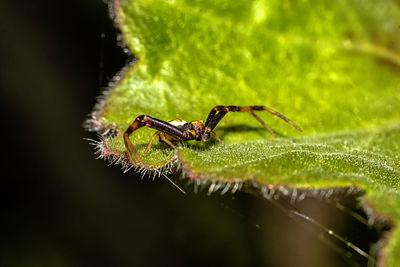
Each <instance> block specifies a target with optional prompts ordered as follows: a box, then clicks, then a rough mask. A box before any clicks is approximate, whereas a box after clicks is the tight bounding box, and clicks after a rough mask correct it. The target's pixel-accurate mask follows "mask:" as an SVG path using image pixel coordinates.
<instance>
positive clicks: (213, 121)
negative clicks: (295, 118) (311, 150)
mask: <svg viewBox="0 0 400 267" xmlns="http://www.w3.org/2000/svg"><path fill="white" fill-rule="evenodd" d="M254 111H267V112H269V113H271V114H273V115H275V116H277V117H279V118H281V119H282V120H284V121H285V122H287V123H289V124H290V125H291V126H293V127H294V128H296V129H297V130H298V131H300V132H301V131H302V130H301V129H300V127H299V126H297V125H296V124H295V123H294V122H292V121H291V120H289V119H288V118H286V117H285V116H284V115H282V114H281V113H279V112H277V111H275V110H273V109H271V108H269V107H266V106H215V107H214V108H213V109H212V110H211V111H210V113H209V114H208V116H207V120H206V123H205V131H204V134H203V140H208V139H209V138H210V133H211V132H212V131H213V130H214V128H215V127H216V126H217V124H218V123H219V122H220V121H221V120H222V118H223V117H224V116H225V115H226V114H227V113H228V112H249V113H250V114H251V115H252V116H253V117H254V118H256V119H257V120H258V121H259V122H260V123H261V124H262V126H264V127H265V128H266V129H267V130H268V131H269V132H270V133H271V134H272V135H274V132H273V131H272V129H271V128H270V127H268V126H267V125H266V124H265V123H264V121H263V120H262V119H261V118H260V117H258V116H257V115H256V114H255V113H254Z"/></svg>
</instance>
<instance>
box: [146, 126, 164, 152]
mask: <svg viewBox="0 0 400 267" xmlns="http://www.w3.org/2000/svg"><path fill="white" fill-rule="evenodd" d="M160 133H161V132H160V131H157V132H156V133H155V134H153V136H152V137H151V139H150V142H149V144H148V145H147V147H146V150H145V151H144V153H145V154H146V153H147V152H149V149H150V147H151V144H152V143H153V142H154V140H155V139H156V138H157V136H159V135H160Z"/></svg>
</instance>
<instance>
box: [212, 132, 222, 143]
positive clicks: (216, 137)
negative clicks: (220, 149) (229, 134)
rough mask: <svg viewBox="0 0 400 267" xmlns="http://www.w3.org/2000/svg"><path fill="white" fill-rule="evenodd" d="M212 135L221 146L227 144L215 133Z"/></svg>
mask: <svg viewBox="0 0 400 267" xmlns="http://www.w3.org/2000/svg"><path fill="white" fill-rule="evenodd" d="M211 133H212V135H213V136H214V137H215V139H217V140H218V141H219V142H220V143H221V144H225V142H224V141H222V140H221V138H219V136H218V135H217V134H216V133H215V132H214V131H211Z"/></svg>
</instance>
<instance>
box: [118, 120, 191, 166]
mask: <svg viewBox="0 0 400 267" xmlns="http://www.w3.org/2000/svg"><path fill="white" fill-rule="evenodd" d="M144 126H147V127H149V128H153V129H156V130H158V131H160V132H162V133H165V134H167V135H170V136H172V137H174V138H176V139H177V140H185V139H186V135H185V133H184V132H183V131H181V130H179V129H178V128H177V127H175V126H174V125H172V124H169V123H168V122H166V121H162V120H159V119H156V118H153V117H150V116H147V115H140V116H138V117H137V118H136V119H135V120H134V121H133V122H132V124H131V125H130V126H129V127H128V129H126V131H125V133H124V136H123V138H124V143H125V148H126V150H127V151H128V157H129V159H130V161H131V162H140V163H141V164H142V165H145V166H146V164H145V163H144V162H143V161H142V159H141V158H140V156H139V154H138V153H137V151H136V149H135V147H134V146H133V145H132V142H131V140H129V136H130V135H131V134H132V133H133V132H134V131H136V130H137V129H139V128H142V127H144ZM133 157H135V159H136V160H134V159H133Z"/></svg>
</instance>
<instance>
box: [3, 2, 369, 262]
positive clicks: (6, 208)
mask: <svg viewBox="0 0 400 267" xmlns="http://www.w3.org/2000/svg"><path fill="white" fill-rule="evenodd" d="M35 2H37V3H35ZM116 34H117V33H116V30H115V29H114V27H113V23H112V21H111V20H110V19H109V16H108V7H107V4H105V3H103V2H101V1H94V0H87V1H77V0H76V1H65V2H58V1H47V2H46V1H41V2H39V1H30V2H29V1H26V2H24V1H14V2H12V1H5V3H4V1H3V2H2V5H1V15H0V35H1V37H0V41H1V42H0V86H1V87H0V88H1V100H0V101H1V105H0V108H1V116H2V120H1V121H2V127H1V132H2V138H1V141H2V143H1V144H2V147H3V150H2V151H3V152H2V156H3V160H2V175H1V186H0V198H1V204H0V205H1V217H0V218H1V222H0V226H1V233H0V234H1V239H0V240H1V243H0V265H1V266H142V265H150V266H151V265H189V264H198V265H200V264H212V265H221V264H229V265H253V266H254V265H271V266H277V265H279V266H322V265H323V266H343V265H356V266H357V265H359V264H365V263H366V261H365V260H364V259H362V257H361V258H360V257H359V255H357V254H354V253H353V254H352V255H351V257H350V258H348V257H347V256H346V255H345V253H344V252H340V251H339V252H337V250H336V248H335V247H333V246H331V245H327V244H326V243H325V242H321V241H320V240H319V239H320V237H321V236H323V232H322V231H320V230H316V229H315V228H313V227H312V225H310V223H308V224H307V223H306V224H305V225H302V224H301V223H300V222H296V221H295V220H293V219H292V218H290V217H289V216H287V214H286V213H287V212H286V213H285V211H284V212H282V211H281V210H280V209H278V208H276V207H275V205H272V204H271V203H269V202H268V201H264V200H259V199H256V198H254V197H252V196H249V195H247V194H244V193H238V194H235V195H232V194H230V193H229V194H226V195H224V196H219V194H214V195H212V196H207V194H206V191H202V192H200V193H198V194H194V193H193V190H192V186H189V187H185V184H186V182H185V181H181V182H180V184H181V185H182V186H183V187H184V189H185V190H186V191H187V192H188V195H183V194H182V193H181V192H179V191H178V190H177V189H176V188H174V187H173V186H172V185H171V184H170V183H168V182H167V181H166V180H165V179H162V178H158V179H155V180H154V181H153V180H151V179H148V178H144V179H141V177H140V176H137V175H135V174H134V172H133V171H130V172H128V173H125V174H123V173H122V171H121V170H120V168H119V167H115V166H111V167H110V166H107V163H106V162H103V161H102V160H95V156H94V154H93V152H94V150H93V147H92V146H90V145H89V144H88V142H87V141H85V140H84V139H83V138H85V137H88V138H96V135H95V134H92V133H88V132H85V130H84V129H83V128H82V122H83V121H84V120H85V118H86V115H87V114H88V113H89V112H90V111H91V109H92V107H93V106H94V104H95V103H96V96H97V95H99V94H100V92H101V89H100V88H101V87H104V86H105V85H106V84H107V82H108V81H109V80H110V79H111V78H112V76H113V75H114V74H115V73H116V72H117V71H118V70H119V69H120V68H121V67H122V66H124V65H125V63H126V62H128V60H129V59H128V58H129V57H128V56H127V55H126V54H124V53H123V51H122V49H121V48H120V47H119V46H118V45H117V37H116V36H117V35H116ZM102 35H103V36H104V38H102V37H101V36H102ZM102 65H103V66H104V67H101V66H102ZM132 116H134V115H132ZM277 203H278V202H277ZM278 205H281V204H279V203H278ZM300 210H301V211H302V212H304V213H308V214H311V216H313V217H314V218H317V220H318V221H319V222H321V223H323V224H325V225H328V226H329V225H333V226H332V228H333V229H334V230H335V231H336V232H338V233H340V234H341V235H342V236H343V237H345V238H349V239H350V240H352V241H353V242H355V243H357V244H359V246H361V247H363V248H365V249H367V248H368V242H369V241H371V240H374V239H375V238H376V236H375V233H370V232H369V230H368V229H364V228H363V227H360V226H358V225H355V228H354V225H353V226H351V224H349V222H348V221H352V219H351V218H347V217H346V216H345V215H344V214H343V213H341V212H339V211H338V210H337V209H336V208H335V207H334V205H330V204H327V203H324V202H320V201H315V200H307V201H303V202H302V203H300ZM352 227H353V228H352ZM312 232H315V234H312ZM324 240H326V239H324ZM343 249H345V248H341V249H340V250H343Z"/></svg>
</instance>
